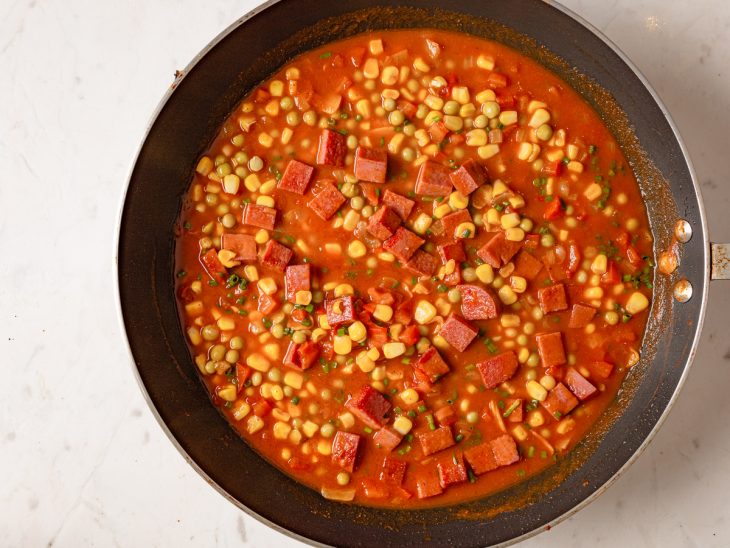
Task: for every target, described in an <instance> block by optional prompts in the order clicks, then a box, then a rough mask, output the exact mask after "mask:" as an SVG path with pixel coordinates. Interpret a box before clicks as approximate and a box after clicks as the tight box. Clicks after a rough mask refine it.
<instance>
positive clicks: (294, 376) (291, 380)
mask: <svg viewBox="0 0 730 548" xmlns="http://www.w3.org/2000/svg"><path fill="white" fill-rule="evenodd" d="M303 382H304V377H302V374H301V373H298V372H296V371H287V372H286V374H285V375H284V384H286V385H287V386H291V387H292V388H294V389H295V390H299V389H300V388H301V387H302V383H303Z"/></svg>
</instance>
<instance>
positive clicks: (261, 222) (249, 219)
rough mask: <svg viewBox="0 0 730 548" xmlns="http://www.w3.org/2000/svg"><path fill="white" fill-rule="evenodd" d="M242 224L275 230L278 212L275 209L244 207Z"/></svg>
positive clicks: (255, 205)
mask: <svg viewBox="0 0 730 548" xmlns="http://www.w3.org/2000/svg"><path fill="white" fill-rule="evenodd" d="M241 222H242V223H243V224H245V225H250V226H257V227H259V228H264V229H266V230H273V229H274V223H276V210H275V209H274V208H273V207H266V206H262V205H258V204H246V205H244V206H243V214H242V215H241Z"/></svg>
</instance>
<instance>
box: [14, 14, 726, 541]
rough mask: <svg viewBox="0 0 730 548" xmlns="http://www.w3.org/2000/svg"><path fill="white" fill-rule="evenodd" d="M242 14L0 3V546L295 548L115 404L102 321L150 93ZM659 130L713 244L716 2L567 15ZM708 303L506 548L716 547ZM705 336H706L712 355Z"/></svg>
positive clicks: (719, 160) (722, 167) (722, 97)
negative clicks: (666, 363)
mask: <svg viewBox="0 0 730 548" xmlns="http://www.w3.org/2000/svg"><path fill="white" fill-rule="evenodd" d="M256 3H257V2H256V0H248V1H246V0H239V1H235V2H223V1H218V2H206V3H201V2H194V1H192V0H159V1H155V2H143V1H141V0H134V1H126V2H90V1H83V0H68V1H65V2H38V1H37V0H19V1H13V0H2V1H0V74H1V75H2V76H1V77H0V105H2V106H1V107H0V165H1V166H2V168H3V171H2V173H3V175H2V178H1V179H0V257H2V259H0V280H2V285H0V333H1V336H0V356H2V358H1V361H2V372H3V382H2V383H0V385H1V386H2V388H0V470H2V473H1V476H2V480H1V482H0V483H1V484H2V488H1V489H0V545H1V546H51V545H52V546H54V547H80V546H111V545H118V546H201V547H202V546H205V547H210V546H256V547H261V546H301V544H300V543H298V542H296V541H293V540H290V539H288V538H286V537H284V536H282V535H280V534H279V533H276V532H274V531H272V530H271V529H269V528H267V527H266V526H264V525H262V524H260V523H258V522H256V521H254V520H253V519H251V518H249V517H247V516H245V515H244V514H243V513H242V512H240V511H239V510H237V509H236V508H235V507H234V506H233V505H232V504H230V503H229V502H227V501H226V500H225V499H224V498H223V497H221V496H220V495H219V494H218V493H217V492H215V491H214V490H213V489H212V488H211V487H209V486H208V485H207V484H206V483H205V481H203V479H201V478H200V477H199V476H198V475H197V474H196V473H195V472H194V471H193V470H192V469H191V468H190V467H189V466H188V465H187V464H186V463H185V461H184V460H183V458H182V457H181V456H180V455H179V454H178V453H177V451H176V450H175V449H174V448H173V446H172V445H171V444H170V442H169V441H168V440H167V438H166V437H165V435H164V434H163V433H162V431H161V429H160V428H159V426H158V425H157V424H156V422H155V420H154V419H153V417H152V414H151V413H150V412H149V410H148V409H147V406H146V404H145V402H144V400H143V398H142V395H141V393H140V391H139V389H138V388H137V385H136V382H135V380H134V376H133V375H132V371H131V368H130V364H129V357H128V355H127V350H126V346H125V344H124V342H123V339H122V335H121V333H120V328H119V324H118V321H117V314H116V309H115V303H114V283H113V279H114V276H115V272H114V262H113V256H112V255H113V249H115V247H116V245H115V244H116V242H115V241H114V236H115V224H116V218H117V211H118V208H119V205H120V204H119V202H120V196H121V193H122V187H123V186H124V184H125V179H126V175H127V171H128V169H129V167H130V164H131V161H132V158H133V156H134V153H135V151H136V149H137V146H138V143H139V141H140V139H141V138H142V135H143V133H144V130H145V127H146V124H147V121H148V118H149V116H150V114H151V113H152V111H153V110H154V108H155V105H156V104H157V102H158V100H159V99H160V97H161V96H162V94H163V93H164V91H165V89H166V88H167V86H168V85H169V84H170V82H171V80H172V76H173V73H174V71H175V69H179V68H182V67H184V66H185V65H186V64H187V63H188V61H189V60H190V59H191V58H192V57H193V56H194V55H195V54H196V53H197V52H198V51H199V50H200V49H201V48H202V47H203V46H205V44H206V43H207V42H208V41H209V40H210V39H212V38H213V37H214V36H215V35H216V34H217V33H218V32H219V31H220V30H221V29H223V28H224V27H225V26H227V25H228V24H229V23H230V22H232V21H233V20H234V19H236V18H237V17H238V16H240V15H242V14H243V13H245V12H247V11H248V10H250V9H251V8H252V7H254V5H255V4H256ZM567 5H568V6H569V7H570V8H572V9H574V10H575V11H576V12H578V13H579V14H581V15H582V16H583V17H585V18H586V19H588V20H589V21H591V22H592V23H593V24H594V25H596V26H597V27H599V28H601V29H602V30H603V31H604V32H605V33H606V34H607V35H608V36H609V37H610V38H612V39H613V40H614V41H615V42H616V43H617V44H618V45H619V46H620V47H621V48H622V49H623V50H624V51H625V52H626V53H627V54H628V55H629V56H630V57H631V58H632V59H633V60H634V61H635V63H636V64H637V65H638V66H639V68H640V69H641V70H642V71H643V72H644V74H645V75H646V76H647V78H648V79H649V81H650V82H651V83H652V84H653V85H654V86H655V88H656V89H657V90H658V92H659V94H660V95H661V96H662V97H663V99H664V100H665V102H666V104H667V106H668V107H669V110H670V111H671V112H672V114H673V116H674V119H675V121H676V122H677V125H678V126H679V129H680V131H681V133H682V135H683V137H684V139H685V141H686V143H687V146H688V148H689V151H690V153H691V155H692V158H693V160H694V163H695V167H696V169H697V174H698V177H699V181H700V182H701V184H702V191H703V192H704V197H705V203H706V206H707V212H708V216H709V224H710V229H711V234H712V236H713V237H714V238H715V239H716V240H724V241H730V215H728V214H727V211H728V208H729V207H730V184H729V182H728V180H727V178H728V175H727V174H728V171H729V170H730V169H729V168H730V154H728V150H727V146H728V145H727V144H728V142H729V140H728V131H729V130H728V128H730V93H728V90H729V89H730V70H729V69H728V66H730V3H728V2H726V1H724V0H695V1H694V2H678V1H677V2H671V3H670V2H666V1H665V0H611V1H609V0H606V1H604V2H593V1H588V0H586V1H581V0H570V1H568V2H567ZM728 289H730V285H727V284H720V283H715V284H713V286H712V289H711V292H710V303H709V311H708V316H707V322H706V324H705V330H704V334H703V337H702V343H701V348H700V351H699V354H698V356H697V359H696V361H695V364H694V367H693V368H692V371H691V374H690V376H689V380H688V382H687V384H686V386H685V388H684V391H683V392H682V394H681V396H680V398H679V400H678V402H677V404H676V406H675V408H674V410H673V412H672V413H671V415H670V417H669V419H668V420H667V422H666V424H665V426H664V427H663V428H662V430H661V431H660V432H659V434H658V435H657V437H656V438H655V440H654V441H653V443H652V444H651V445H650V447H649V448H648V450H647V451H646V452H645V453H644V454H643V455H642V456H641V458H640V459H639V460H638V462H636V463H635V464H634V465H633V467H632V468H631V469H630V470H629V471H628V472H627V473H626V474H625V475H624V476H623V477H622V478H621V479H619V480H618V482H617V483H616V484H615V485H614V486H613V487H611V488H610V489H609V490H608V491H607V492H606V493H605V494H604V495H603V496H601V497H600V498H599V499H598V500H597V501H595V502H594V503H593V504H591V505H590V506H588V507H587V508H585V509H584V510H582V511H581V512H579V513H578V514H577V515H575V516H574V517H572V518H571V519H569V520H567V521H566V522H564V523H562V524H561V525H559V526H557V527H555V528H553V529H552V530H551V531H550V532H548V533H544V534H542V535H540V536H539V537H537V538H533V539H532V540H530V541H527V542H525V543H524V546H529V547H533V546H555V547H558V546H559V547H561V548H567V547H570V546H576V547H578V546H585V545H588V544H591V545H592V546H616V545H624V546H645V547H653V546H663V547H666V546H671V547H674V546H703V547H705V546H728V545H730V520H729V519H728V518H730V507H729V506H728V505H727V502H726V501H727V493H728V491H730V466H728V461H729V460H730V420H728V416H730V397H728V395H729V394H730V338H728V336H727V334H728V327H727V326H728V321H729V320H730V315H729V314H728V310H730V291H728ZM723 333H725V335H723Z"/></svg>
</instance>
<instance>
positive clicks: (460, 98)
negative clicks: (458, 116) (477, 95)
mask: <svg viewBox="0 0 730 548" xmlns="http://www.w3.org/2000/svg"><path fill="white" fill-rule="evenodd" d="M451 98H452V99H453V100H454V101H456V102H457V103H459V104H462V105H465V104H466V103H468V102H469V100H470V97H469V88H467V87H466V86H454V87H452V88H451Z"/></svg>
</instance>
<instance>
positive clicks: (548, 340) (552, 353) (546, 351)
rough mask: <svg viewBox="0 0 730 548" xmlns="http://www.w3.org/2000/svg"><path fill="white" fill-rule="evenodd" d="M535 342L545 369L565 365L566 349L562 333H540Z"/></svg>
mask: <svg viewBox="0 0 730 548" xmlns="http://www.w3.org/2000/svg"><path fill="white" fill-rule="evenodd" d="M535 341H536V342H537V351H538V352H539V353H540V360H541V361H542V366H543V367H545V368H548V367H553V366H556V365H563V364H564V363H565V361H566V359H565V348H564V347H563V337H562V335H561V334H560V331H555V332H554V333H540V334H539V335H537V336H536V337H535Z"/></svg>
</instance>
